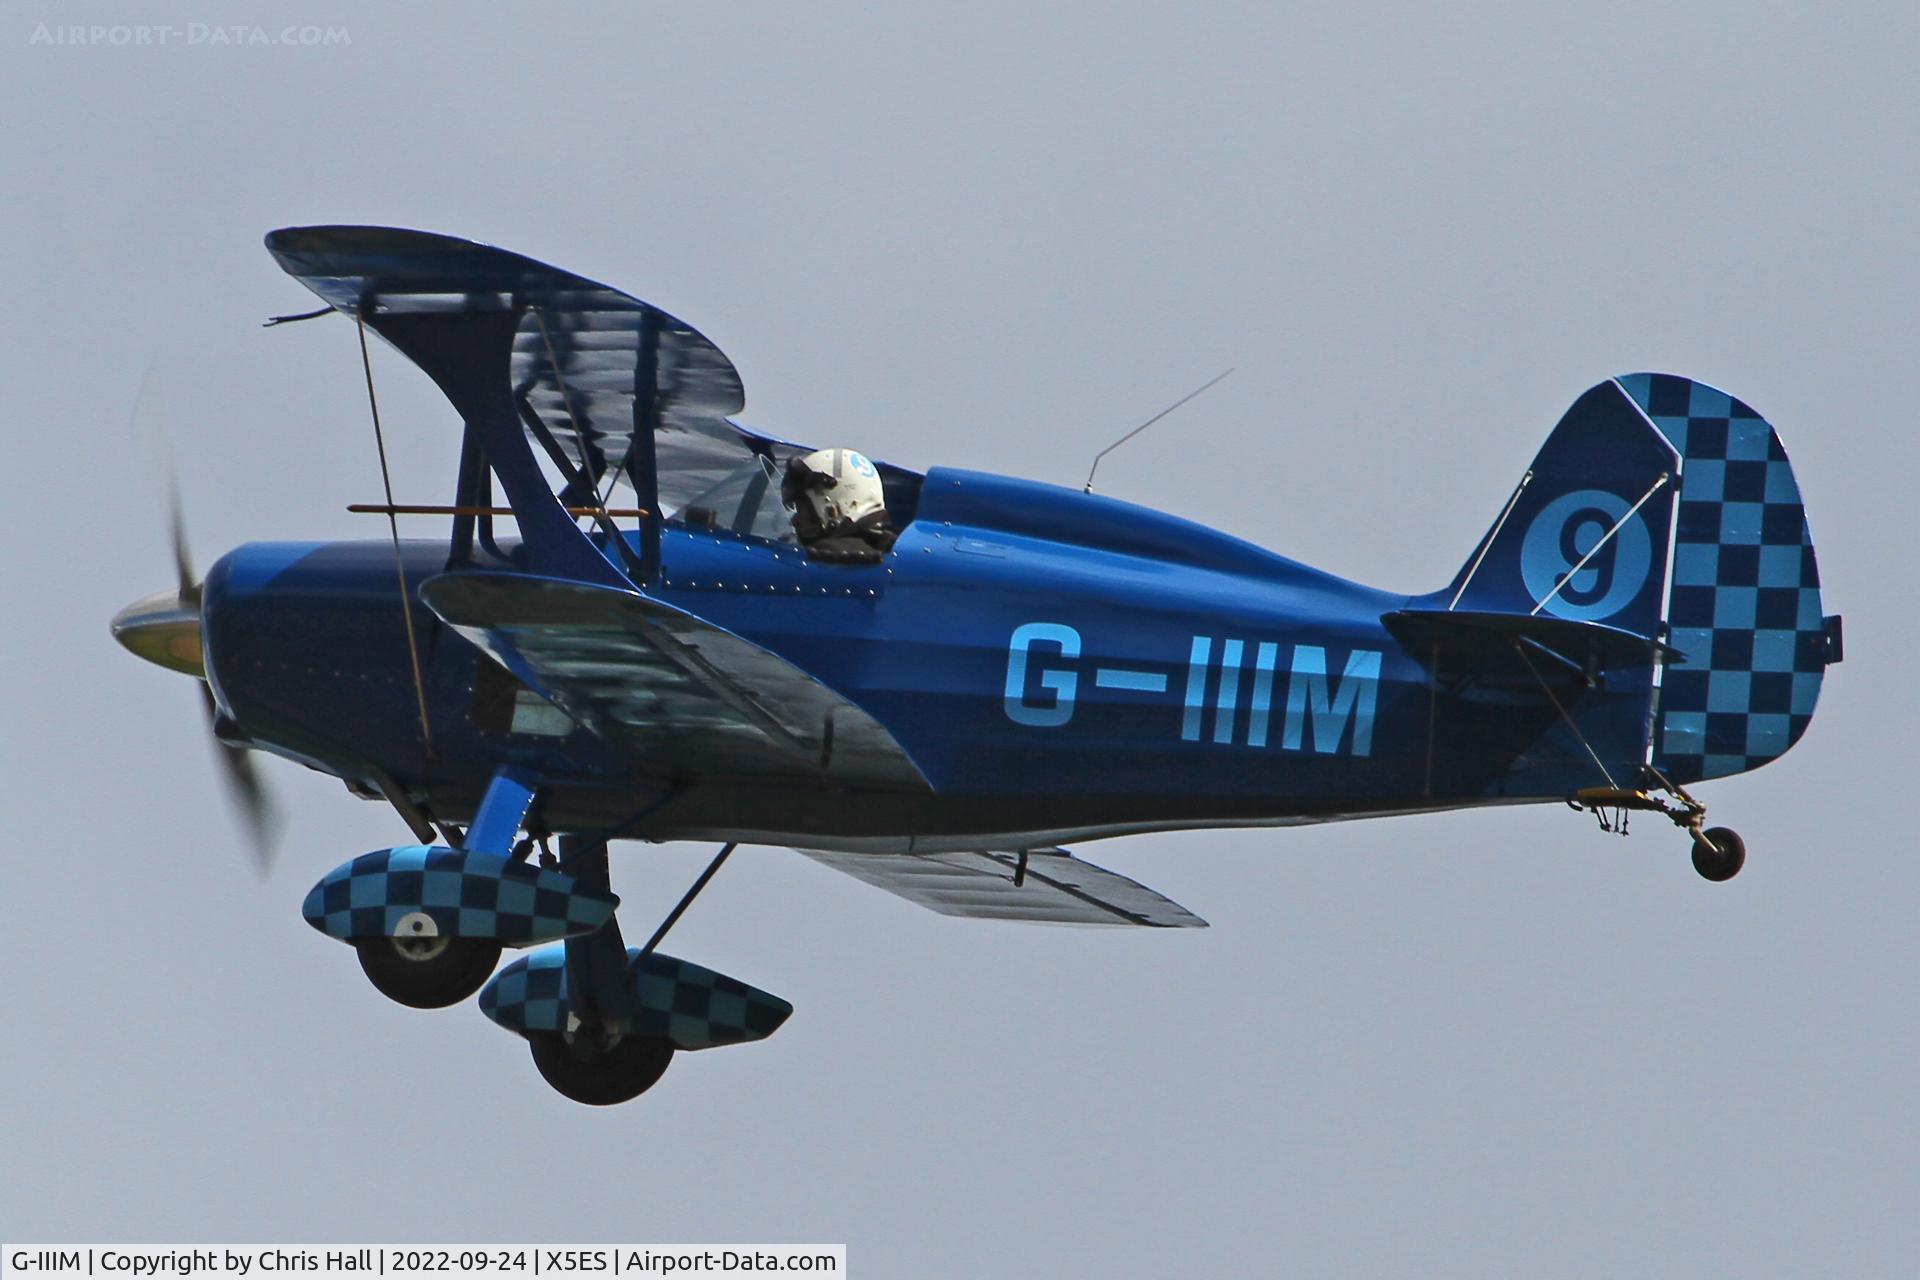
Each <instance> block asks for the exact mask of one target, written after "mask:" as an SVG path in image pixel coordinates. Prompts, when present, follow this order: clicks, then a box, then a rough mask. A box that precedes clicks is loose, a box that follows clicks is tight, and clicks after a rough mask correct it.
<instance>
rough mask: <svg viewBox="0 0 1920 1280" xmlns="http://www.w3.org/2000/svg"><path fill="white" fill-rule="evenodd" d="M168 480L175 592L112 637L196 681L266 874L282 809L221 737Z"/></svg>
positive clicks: (182, 527)
mask: <svg viewBox="0 0 1920 1280" xmlns="http://www.w3.org/2000/svg"><path fill="white" fill-rule="evenodd" d="M152 372H153V371H152V369H151V368H149V369H148V371H147V373H148V376H147V378H145V379H143V380H142V382H141V385H140V394H139V396H138V397H137V398H136V400H135V403H134V420H135V422H136V423H138V421H139V418H140V408H141V405H142V404H143V403H144V402H145V400H146V397H147V386H148V383H149V382H150V381H151V380H152ZM163 466H164V468H165V471H166V477H167V514H168V519H169V524H170V532H171V536H172V545H173V572H174V588H173V590H171V591H156V592H154V593H153V594H152V595H150V596H146V597H144V598H142V599H139V600H136V601H134V602H133V603H132V604H130V605H128V606H127V607H126V608H124V609H122V610H121V611H120V612H119V613H117V614H115V615H114V617H113V624H112V625H113V638H114V639H115V640H117V641H119V642H120V644H121V646H122V647H124V648H125V649H126V650H127V651H128V652H130V653H132V654H133V655H134V656H135V657H138V658H144V659H146V660H147V661H148V662H151V663H153V664H155V665H156V666H162V667H165V668H167V669H168V670H169V671H178V672H180V673H182V674H183V675H190V676H194V677H196V678H198V679H199V680H200V682H201V683H200V696H201V699H202V700H203V701H204V702H205V704H206V708H207V722H208V725H209V727H210V728H212V729H213V730H214V739H213V740H214V745H215V747H216V748H217V754H218V756H219V759H220V772H221V776H222V777H223V778H224V780H225V784H226V788H227V795H228V797H229V798H230V800H231V801H232V803H233V806H234V808H235V809H236V810H238V812H239V814H240V819H241V821H242V822H243V823H244V824H245V826H246V828H247V832H248V835H249V836H250V838H251V842H252V845H253V855H254V861H255V863H256V865H258V867H259V869H260V871H261V873H262V874H265V872H266V871H267V869H268V867H269V866H271V864H272V862H273V853H274V848H275V846H276V845H277V844H278V843H279V838H280V828H281V815H280V808H279V806H278V805H277V804H275V803H274V800H273V797H272V795H271V794H269V793H268V791H267V788H266V784H265V783H264V782H262V781H261V778H260V775H259V772H258V770H257V769H256V768H255V767H254V761H253V753H252V752H250V751H248V750H247V749H246V748H245V747H239V746H235V745H233V744H232V743H231V742H227V741H224V740H223V739H221V738H220V736H219V719H220V713H219V707H218V706H217V705H216V704H215V702H214V697H213V689H212V687H211V686H210V685H208V684H207V683H206V680H207V672H206V660H205V656H204V654H203V652H202V648H201V643H200V594H201V593H200V580H199V579H198V577H196V576H195V574H194V572H193V558H192V556H191V554H190V553H189V552H188V550H187V531H186V519H185V517H184V516H183V514H182V512H181V503H180V485H179V483H178V481H177V480H176V479H175V477H174V474H173V465H172V462H171V459H170V458H169V459H168V460H167V461H166V462H165V463H164V464H163Z"/></svg>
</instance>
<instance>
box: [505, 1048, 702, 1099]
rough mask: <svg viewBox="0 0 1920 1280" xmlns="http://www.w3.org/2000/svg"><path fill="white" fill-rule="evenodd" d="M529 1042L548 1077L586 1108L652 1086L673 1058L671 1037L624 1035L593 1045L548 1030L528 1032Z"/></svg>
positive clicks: (634, 1094) (537, 1063) (633, 1095)
mask: <svg viewBox="0 0 1920 1280" xmlns="http://www.w3.org/2000/svg"><path fill="white" fill-rule="evenodd" d="M527 1044H528V1046H529V1047H530V1048H532V1050H533V1065H534V1066H536V1067H538V1068H540V1075H541V1076H542V1077H543V1078H544V1079H545V1080H546V1082H547V1083H548V1084H550V1085H552V1086H553V1087H554V1088H555V1089H557V1090H559V1091H560V1092H561V1093H562V1094H565V1095H566V1096H567V1097H569V1098H572V1099H573V1100H574V1101H575V1102H584V1103H586V1104H587V1105H588V1106H590V1107H611V1106H613V1105H615V1104H616V1103H621V1102H629V1101H632V1100H633V1099H634V1098H637V1097H639V1096H640V1095H641V1094H643V1093H645V1092H646V1091H647V1090H649V1089H651V1088H653V1086H654V1084H655V1083H656V1082H657V1081H658V1080H659V1079H660V1077H661V1076H663V1075H665V1074H666V1070H667V1064H668V1063H669V1062H672V1061H673V1042H672V1041H670V1040H656V1039H653V1038H651V1037H647V1036H622V1037H621V1038H620V1039H618V1040H616V1041H614V1043H613V1044H612V1045H610V1046H608V1047H606V1048H602V1049H597V1050H590V1049H588V1048H587V1047H586V1046H584V1045H581V1044H568V1043H567V1041H566V1038H565V1037H563V1036H558V1035H553V1034H551V1033H548V1034H543V1035H536V1036H528V1037H527Z"/></svg>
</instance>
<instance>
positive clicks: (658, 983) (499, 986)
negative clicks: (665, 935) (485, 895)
mask: <svg viewBox="0 0 1920 1280" xmlns="http://www.w3.org/2000/svg"><path fill="white" fill-rule="evenodd" d="M627 998H628V1001H629V1005H630V1008H629V1014H630V1016H629V1017H627V1018H626V1019H624V1020H623V1021H622V1025H621V1026H620V1030H621V1031H622V1032H623V1033H624V1034H627V1035H639V1036H653V1037H658V1038H660V1039H663V1040H670V1041H672V1042H673V1045H674V1047H675V1048H678V1049H711V1048H714V1047H716V1046H719V1045H723V1044H740V1043H742V1042H743V1041H747V1040H764V1039H766V1037H768V1036H770V1035H772V1034H773V1033H774V1032H775V1031H777V1030H778V1029H779V1028H780V1024H781V1023H783V1022H785V1021H786V1020H787V1017H788V1015H790V1014H791V1013H792V1012H793V1006H792V1005H790V1004H788V1003H787V1002H786V1001H785V1000H782V999H781V998H780V997H779V996H776V995H771V994H769V993H768V992H765V991H761V990H760V989H759V988H757V987H750V986H748V985H747V984H746V983H744V982H741V981H739V980H738V979H735V978H729V977H727V976H726V975H725V974H722V973H715V972H714V971H713V970H711V969H707V968H703V967H701V966H700V965H697V964H692V963H689V962H688V961H685V960H677V959H675V958H674V957H672V956H668V955H662V954H660V953H659V952H658V951H656V952H654V953H653V954H652V955H650V956H647V957H645V959H642V958H641V954H640V951H639V950H638V949H637V948H633V949H629V950H628V952H627ZM480 1011H481V1012H482V1013H484V1014H486V1015H487V1017H489V1018H491V1019H493V1020H494V1021H495V1022H497V1023H499V1024H500V1025H501V1026H503V1027H505V1028H506V1029H507V1030H509V1031H512V1032H515V1033H517V1034H519V1035H527V1034H529V1033H539V1032H556V1031H561V1030H564V1029H565V1027H566V1022H567V959H566V948H565V947H545V948H542V949H541V950H539V951H536V952H534V953H533V954H532V955H528V956H522V957H521V958H520V959H518V960H515V961H514V962H513V963H512V964H510V965H508V966H507V967H506V968H504V969H502V970H501V971H500V972H499V973H497V974H495V975H494V977H493V981H491V982H489V983H488V984H487V985H486V987H485V988H484V989H483V990H482V991H481V992H480Z"/></svg>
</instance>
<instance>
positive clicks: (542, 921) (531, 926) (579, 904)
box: [301, 844, 620, 947]
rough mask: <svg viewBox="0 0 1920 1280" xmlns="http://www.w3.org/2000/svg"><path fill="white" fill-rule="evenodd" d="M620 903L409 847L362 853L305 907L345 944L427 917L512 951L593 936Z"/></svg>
mask: <svg viewBox="0 0 1920 1280" xmlns="http://www.w3.org/2000/svg"><path fill="white" fill-rule="evenodd" d="M619 905H620V899H618V898H617V897H615V896H614V895H612V894H610V893H606V892H604V891H602V890H599V889H593V888H589V887H587V886H585V885H582V884H580V883H579V882H577V881H576V880H574V879H573V877H571V876H568V875H564V874H562V873H561V872H558V871H553V870H546V869H542V868H538V867H531V866H528V865H527V864H526V863H524V862H515V861H513V860H511V859H508V858H503V857H500V856H499V855H498V854H491V853H479V852H476V851H474V850H471V849H448V848H445V847H443V846H440V845H422V844H409V845H401V846H399V847H397V848H393V849H379V850H376V851H375V852H373V853H368V854H363V855H361V856H360V857H358V858H355V859H354V860H353V861H352V862H348V863H343V864H342V865H340V866H337V867H335V868H334V869H333V870H332V871H329V872H328V873H327V875H326V878H325V879H323V880H321V881H320V883H319V884H317V885H315V886H313V890H312V892H310V893H308V894H307V900H306V902H305V903H304V904H303V905H302V906H301V914H302V915H304V916H305V917H306V919H307V923H308V924H310V925H312V926H313V927H314V928H316V929H318V930H320V932H322V933H324V934H326V935H327V936H328V937H332V938H339V939H341V940H342V941H344V942H360V941H365V940H368V939H372V938H391V937H393V936H394V935H395V933H396V932H397V931H398V929H399V925H400V921H401V919H402V917H404V916H407V915H409V914H412V913H413V912H416V911H418V912H425V913H426V914H427V915H428V916H429V917H430V918H431V919H432V920H433V923H434V925H435V926H436V927H437V928H438V930H439V935H440V936H441V937H445V938H490V939H492V940H494V941H496V942H501V943H504V944H506V945H507V946H510V947H525V946H531V945H533V944H534V943H538V942H553V941H557V940H558V939H560V938H567V937H572V936H573V935H575V934H580V933H591V932H593V931H594V930H595V929H598V928H599V927H600V926H601V925H603V924H605V923H606V922H607V921H608V920H609V919H611V918H612V917H613V910H614V908H615V907H617V906H619Z"/></svg>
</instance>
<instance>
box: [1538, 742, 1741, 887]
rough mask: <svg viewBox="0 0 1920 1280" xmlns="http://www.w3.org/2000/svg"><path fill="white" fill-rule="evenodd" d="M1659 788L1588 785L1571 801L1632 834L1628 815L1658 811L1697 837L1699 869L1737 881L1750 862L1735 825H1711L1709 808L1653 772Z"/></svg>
mask: <svg viewBox="0 0 1920 1280" xmlns="http://www.w3.org/2000/svg"><path fill="white" fill-rule="evenodd" d="M1647 773H1648V774H1649V775H1650V776H1651V779H1652V782H1653V783H1654V784H1655V785H1654V786H1653V788H1652V789H1650V790H1648V789H1634V790H1627V789H1625V788H1621V787H1613V786H1606V787H1588V788H1586V789H1585V790H1582V791H1579V792H1577V793H1575V795H1574V797H1573V799H1572V800H1571V801H1569V802H1568V803H1570V804H1571V805H1572V806H1573V807H1574V808H1576V809H1584V810H1587V811H1589V812H1591V813H1592V814H1593V815H1594V816H1595V817H1597V818H1599V819H1600V829H1601V830H1602V831H1611V832H1615V833H1617V834H1619V835H1625V834H1627V815H1628V814H1631V813H1635V812H1646V813H1657V814H1659V815H1660V816H1661V817H1663V818H1666V819H1668V820H1669V821H1671V822H1672V823H1673V825H1674V826H1676V827H1680V828H1682V829H1684V830H1685V831H1687V832H1688V834H1690V835H1691V836H1692V837H1693V869H1694V870H1695V871H1698V872H1699V873H1700V874H1701V875H1702V876H1703V877H1705V878H1706V879H1708V880H1712V881H1714V882H1716V883H1718V882H1721V881H1725V880H1731V879H1733V878H1734V877H1735V876H1737V875H1739V874H1740V868H1741V867H1744V866H1745V865H1746V864H1747V842H1746V841H1744V840H1742V839H1741V838H1740V835H1739V833H1738V832H1736V831H1734V830H1733V829H1732V828H1731V827H1705V829H1704V830H1703V829H1702V827H1703V825H1704V822H1705V819H1706V816H1707V806H1705V805H1704V804H1701V803H1700V802H1699V801H1698V800H1695V799H1694V798H1693V797H1692V796H1690V795H1688V794H1687V792H1686V789H1685V788H1684V787H1679V786H1676V785H1674V784H1673V783H1671V782H1669V781H1667V780H1666V779H1665V778H1663V777H1661V776H1660V774H1659V773H1657V772H1656V771H1654V770H1653V769H1652V768H1651V767H1649V768H1648V769H1647Z"/></svg>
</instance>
